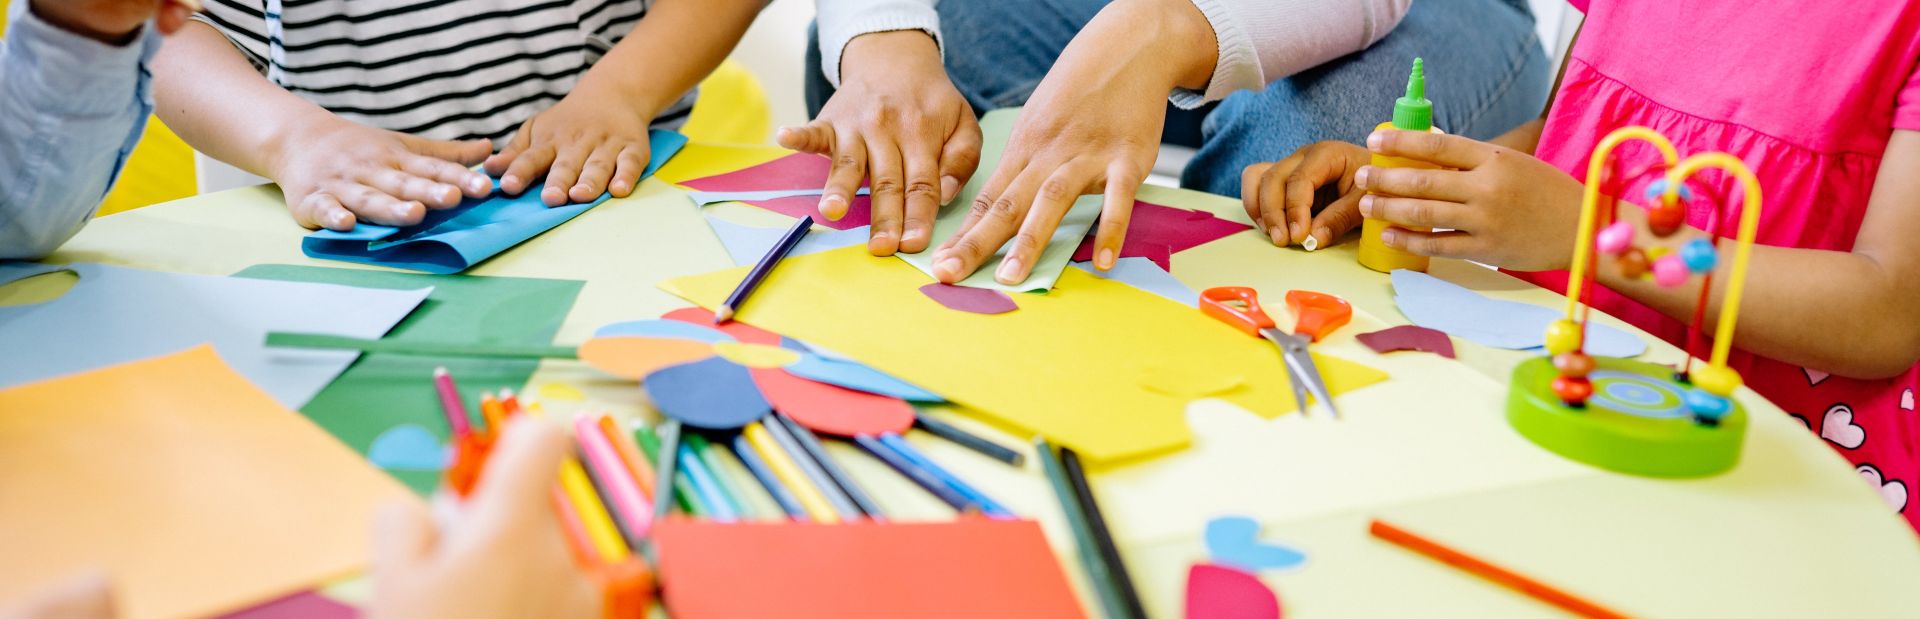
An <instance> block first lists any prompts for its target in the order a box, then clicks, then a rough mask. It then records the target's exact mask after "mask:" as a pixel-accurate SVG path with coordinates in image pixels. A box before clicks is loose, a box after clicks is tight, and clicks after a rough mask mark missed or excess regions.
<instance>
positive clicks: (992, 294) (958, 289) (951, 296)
mask: <svg viewBox="0 0 1920 619" xmlns="http://www.w3.org/2000/svg"><path fill="white" fill-rule="evenodd" d="M920 294H924V295H927V298H929V299H933V300H934V302H935V303H939V304H941V305H945V306H947V309H950V310H955V311H961V312H971V313H975V314H1005V313H1007V312H1011V311H1013V310H1017V309H1020V306H1018V305H1014V304H1013V297H1009V296H1007V293H1004V292H1000V291H998V290H988V289H986V288H968V287H966V286H953V285H949V284H941V283H933V284H927V285H925V286H921V287H920Z"/></svg>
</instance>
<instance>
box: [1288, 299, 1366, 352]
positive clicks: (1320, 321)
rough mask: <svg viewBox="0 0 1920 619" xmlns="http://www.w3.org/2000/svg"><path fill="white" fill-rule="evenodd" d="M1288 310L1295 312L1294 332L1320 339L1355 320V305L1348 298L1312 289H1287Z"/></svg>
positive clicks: (1316, 339)
mask: <svg viewBox="0 0 1920 619" xmlns="http://www.w3.org/2000/svg"><path fill="white" fill-rule="evenodd" d="M1287 311H1289V312H1293V319H1294V322H1293V332H1294V334H1295V335H1304V336H1307V337H1310V338H1313V341H1315V342H1318V341H1320V337H1321V336H1324V335H1326V334H1328V333H1332V332H1333V330H1334V329H1338V328H1340V327H1342V326H1345V325H1346V324H1347V322H1349V321H1351V320H1353V305H1351V304H1348V303H1347V300H1346V299H1342V298H1340V297H1336V296H1333V295H1330V294H1327V293H1324V292H1314V291H1312V290H1289V291H1287Z"/></svg>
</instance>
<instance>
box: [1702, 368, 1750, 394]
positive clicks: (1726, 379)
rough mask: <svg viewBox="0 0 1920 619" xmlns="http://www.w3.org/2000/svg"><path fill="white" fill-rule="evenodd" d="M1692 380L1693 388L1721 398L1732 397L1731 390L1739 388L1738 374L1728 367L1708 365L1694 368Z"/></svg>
mask: <svg viewBox="0 0 1920 619" xmlns="http://www.w3.org/2000/svg"><path fill="white" fill-rule="evenodd" d="M1692 379H1693V384H1694V386H1697V387H1699V388H1701V389H1705V390H1706V391H1707V393H1711V394H1713V395H1717V396H1720V397H1723V398H1728V397H1733V390H1735V389H1739V388H1740V373H1739V372H1735V371H1733V368H1729V367H1721V366H1717V365H1708V366H1704V367H1699V368H1694V370H1693V376H1692Z"/></svg>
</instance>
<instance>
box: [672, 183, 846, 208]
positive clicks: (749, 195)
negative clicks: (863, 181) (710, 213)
mask: <svg viewBox="0 0 1920 619" xmlns="http://www.w3.org/2000/svg"><path fill="white" fill-rule="evenodd" d="M870 191H871V190H870V189H868V188H866V187H861V188H860V190H859V191H856V192H854V194H853V195H856V196H864V195H867V194H868V193H869V192H870ZM826 193H827V190H826V189H825V188H823V187H815V188H812V189H769V190H766V191H689V192H687V198H688V199H690V200H693V204H694V205H695V206H706V205H708V204H713V203H715V202H753V201H756V200H778V199H781V198H791V197H794V196H818V195H825V194H826Z"/></svg>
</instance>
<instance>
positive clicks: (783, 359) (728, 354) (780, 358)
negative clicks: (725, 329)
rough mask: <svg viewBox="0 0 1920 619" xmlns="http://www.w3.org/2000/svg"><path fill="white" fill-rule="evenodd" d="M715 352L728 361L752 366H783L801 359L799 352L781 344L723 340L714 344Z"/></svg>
mask: <svg viewBox="0 0 1920 619" xmlns="http://www.w3.org/2000/svg"><path fill="white" fill-rule="evenodd" d="M713 352H716V353H719V355H720V356H721V357H724V358H726V360H728V361H732V362H734V363H738V364H740V365H744V366H747V367H750V368H783V367H787V366H789V365H793V364H794V363H795V362H797V361H799V360H800V353H798V352H795V351H793V350H790V349H787V348H785V347H781V346H767V345H764V344H741V343H738V342H722V343H719V344H714V345H713Z"/></svg>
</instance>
